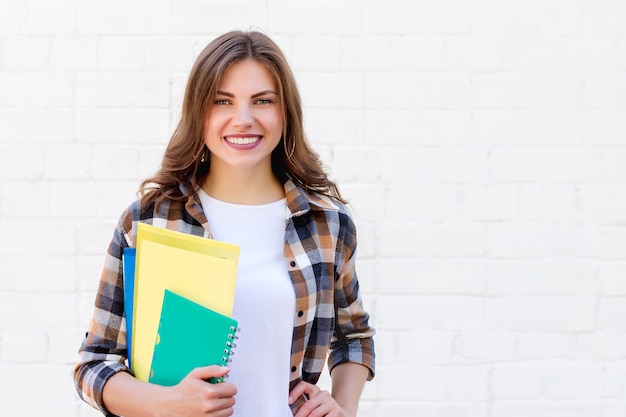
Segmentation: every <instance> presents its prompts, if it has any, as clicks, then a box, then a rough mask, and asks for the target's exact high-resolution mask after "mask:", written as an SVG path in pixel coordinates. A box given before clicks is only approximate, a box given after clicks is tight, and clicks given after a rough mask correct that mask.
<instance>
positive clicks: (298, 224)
mask: <svg viewBox="0 0 626 417" xmlns="http://www.w3.org/2000/svg"><path fill="white" fill-rule="evenodd" d="M183 188H184V186H183ZM285 194H286V199H287V213H286V230H285V260H286V262H287V268H288V272H289V275H290V277H291V280H292V283H293V286H294V290H295V293H296V306H295V311H294V328H293V339H292V346H291V369H289V372H290V389H291V388H293V387H294V386H295V385H296V384H297V383H298V382H299V381H301V380H304V381H307V382H309V383H312V384H315V383H316V382H317V381H318V379H319V377H320V374H321V372H322V369H323V367H324V363H325V361H326V359H327V358H328V366H329V369H330V370H332V368H333V367H334V366H336V365H338V364H341V363H344V362H353V363H358V364H362V365H364V366H366V367H367V368H369V370H370V375H369V379H371V378H373V376H374V341H373V335H374V329H373V328H371V327H370V326H369V325H368V320H369V315H368V314H367V313H366V312H365V310H364V309H363V306H362V300H361V296H360V294H359V283H358V280H357V276H356V272H355V249H356V230H355V226H354V223H353V221H352V219H351V217H350V215H349V213H348V211H347V210H346V208H345V207H344V206H343V205H342V204H340V203H338V202H336V201H335V200H332V199H330V198H328V197H326V196H321V195H317V194H309V193H307V192H305V191H304V190H302V189H301V188H299V187H297V186H296V185H295V184H294V183H293V182H291V181H288V182H287V183H285ZM139 222H145V223H150V224H153V225H155V226H159V227H163V228H167V229H171V230H177V231H180V232H184V233H189V234H192V235H197V236H204V237H206V238H211V237H212V236H211V231H210V228H209V225H208V221H207V218H206V216H205V214H204V212H203V211H202V207H201V206H200V203H199V202H198V199H197V197H191V198H189V200H188V201H187V202H186V203H183V202H176V201H171V200H166V201H165V202H164V203H163V204H161V206H160V207H159V210H156V209H155V207H154V205H153V206H151V207H150V208H149V209H148V210H145V211H143V212H142V211H141V210H140V205H139V202H138V201H135V202H134V203H133V204H131V206H129V207H128V208H127V209H126V211H125V212H124V213H123V214H122V216H121V217H120V220H119V222H118V225H117V228H116V229H115V232H114V234H113V239H112V241H111V244H110V246H109V249H108V253H107V255H106V258H105V264H104V268H103V272H102V277H101V280H100V286H99V289H98V293H97V296H96V300H95V309H94V313H93V318H92V321H91V324H90V327H89V331H88V332H87V334H86V336H85V339H84V340H83V342H82V344H81V346H80V349H79V355H80V359H79V363H78V364H77V365H76V368H75V370H74V382H75V385H76V389H77V391H78V394H79V395H80V397H81V398H82V399H83V400H85V401H86V402H87V403H89V404H90V405H91V406H93V407H95V408H98V409H100V410H101V411H102V412H103V413H104V414H106V415H108V416H112V415H113V414H111V413H110V412H108V410H106V408H105V406H104V402H103V400H102V390H103V388H104V384H105V383H106V381H107V380H108V379H109V378H110V377H111V376H112V375H114V374H115V373H117V372H130V370H129V369H128V367H127V366H126V364H125V360H126V320H125V316H124V295H123V292H124V291H123V276H122V252H123V249H124V248H125V247H129V246H130V247H133V246H135V240H136V233H137V224H138V223H139ZM300 404H301V401H299V402H297V403H296V404H295V405H294V406H292V411H293V412H294V414H295V412H296V411H297V409H298V408H299V405H300Z"/></svg>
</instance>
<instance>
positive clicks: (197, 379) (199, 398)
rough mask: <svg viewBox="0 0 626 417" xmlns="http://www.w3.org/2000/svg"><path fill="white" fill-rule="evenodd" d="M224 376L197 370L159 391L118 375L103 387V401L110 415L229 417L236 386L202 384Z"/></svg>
mask: <svg viewBox="0 0 626 417" xmlns="http://www.w3.org/2000/svg"><path fill="white" fill-rule="evenodd" d="M227 373H228V368H226V367H220V366H216V365H212V366H207V367H203V368H196V369H194V370H193V371H191V372H190V373H189V375H187V376H186V377H185V378H184V379H183V380H182V381H181V382H180V383H179V384H178V385H175V386H172V387H162V386H159V385H154V384H150V383H147V382H142V381H139V380H137V379H135V378H134V377H133V376H132V375H130V374H128V373H126V372H119V373H117V374H115V375H113V376H112V377H110V378H109V380H108V381H107V383H106V385H105V386H104V391H103V400H104V404H105V406H106V409H107V410H108V411H109V412H110V413H113V414H115V415H123V416H128V417H144V416H145V417H155V416H159V417H169V416H181V415H184V416H189V417H192V416H230V415H231V414H232V412H233V410H232V407H233V405H234V404H235V397H234V395H235V394H236V393H237V389H236V388H235V386H234V385H233V384H229V383H219V384H210V383H208V382H206V381H205V380H206V379H208V378H210V377H221V376H224V375H226V374H227Z"/></svg>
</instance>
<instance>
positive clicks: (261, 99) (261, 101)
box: [256, 98, 274, 104]
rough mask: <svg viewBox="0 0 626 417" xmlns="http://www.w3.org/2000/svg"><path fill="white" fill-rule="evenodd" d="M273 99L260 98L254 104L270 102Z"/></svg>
mask: <svg viewBox="0 0 626 417" xmlns="http://www.w3.org/2000/svg"><path fill="white" fill-rule="evenodd" d="M273 102H274V100H272V99H271V98H260V99H258V100H257V101H256V104H272V103H273Z"/></svg>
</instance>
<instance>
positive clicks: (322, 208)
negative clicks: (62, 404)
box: [74, 32, 374, 417]
mask: <svg viewBox="0 0 626 417" xmlns="http://www.w3.org/2000/svg"><path fill="white" fill-rule="evenodd" d="M302 126H303V123H302V109H301V104H300V95H299V93H298V90H297V88H296V82H295V79H294V77H293V74H292V72H291V69H290V68H289V66H288V65H287V61H286V59H285V57H284V56H283V54H282V52H281V51H280V49H279V48H278V47H277V46H276V44H275V43H274V42H273V41H272V40H271V39H270V38H268V37H267V36H266V35H264V34H262V33H259V32H229V33H226V34H224V35H222V36H221V37H219V38H217V39H216V40H214V41H213V42H211V43H210V44H209V45H208V46H207V47H206V48H205V49H204V50H203V51H202V52H201V54H200V56H199V57H198V59H197V60H196V63H195V64H194V66H193V68H192V70H191V74H190V76H189V80H188V83H187V88H186V91H185V97H184V100H183V109H182V116H181V120H180V122H179V124H178V126H177V128H176V130H175V132H174V134H173V135H172V138H171V140H170V142H169V144H168V146H167V148H166V150H165V154H164V156H163V162H162V165H161V168H160V169H159V171H158V172H157V173H156V175H154V176H153V177H152V178H149V179H147V180H145V181H144V182H143V183H142V184H141V186H140V198H139V199H138V200H137V201H135V202H133V203H131V205H130V206H129V207H128V208H127V210H126V211H124V213H122V215H121V217H120V219H119V222H118V225H117V229H116V230H115V233H114V235H113V240H112V242H111V244H110V246H109V250H108V253H107V255H106V259H105V266H104V271H103V273H102V275H101V282H100V287H99V290H98V294H97V296H96V302H95V310H94V316H93V320H92V324H91V326H90V328H89V331H88V333H87V336H86V337H85V339H84V340H83V343H82V345H81V348H80V355H81V359H80V362H79V363H78V365H77V366H76V368H75V372H74V377H75V383H76V387H77V390H78V392H79V394H80V395H81V397H82V398H83V399H84V400H85V401H87V402H88V403H90V404H91V405H92V406H94V407H96V408H98V409H100V410H101V411H102V412H103V413H105V414H106V415H125V416H154V415H166V416H179V415H213V416H228V415H234V416H250V415H254V416H257V417H287V416H292V415H295V416H296V417H306V416H328V417H354V416H355V415H356V412H357V408H358V403H359V398H360V395H361V391H362V389H363V386H364V384H365V381H366V380H368V379H371V378H373V376H374V341H373V335H374V330H373V329H372V328H371V327H370V326H369V324H368V322H369V315H368V313H367V312H366V311H365V310H364V308H363V303H362V299H361V296H360V292H359V283H358V279H357V275H356V269H355V259H356V230H355V225H354V222H353V221H352V218H351V216H350V214H349V211H348V209H347V208H346V206H345V201H344V200H343V198H342V197H341V194H340V193H339V190H338V189H337V186H336V185H335V183H334V182H332V181H331V180H329V179H328V176H327V175H326V173H325V172H324V170H323V169H322V163H321V161H320V160H319V158H318V156H317V154H316V153H315V152H314V151H313V150H312V149H311V147H310V145H309V144H308V141H307V140H306V137H305V134H304V131H303V127H302ZM140 222H145V223H150V224H153V225H160V226H161V227H165V228H168V229H172V230H177V231H179V232H183V233H188V234H191V235H197V236H202V237H204V238H207V239H218V240H221V241H225V242H229V243H233V244H236V245H238V246H239V247H240V249H241V251H240V258H239V265H238V272H237V284H236V289H235V292H236V293H235V300H234V308H233V317H234V318H235V319H236V320H237V321H238V322H239V325H240V327H241V328H243V329H244V331H242V332H241V335H240V338H239V340H238V343H237V345H238V349H237V360H236V362H235V363H234V364H233V366H232V369H230V368H225V367H218V366H204V367H200V368H196V369H195V370H193V371H191V372H190V373H189V375H187V377H185V378H184V379H183V380H182V381H181V382H180V383H179V384H178V385H175V386H173V387H162V386H158V385H155V384H151V383H148V382H143V381H139V380H138V379H136V378H134V376H133V375H132V373H131V370H130V369H129V368H128V367H127V366H126V364H125V360H126V348H127V341H126V328H127V324H126V321H125V320H126V319H125V316H124V299H123V293H124V291H123V285H124V284H123V275H122V268H121V265H122V254H123V251H124V249H125V248H127V247H132V246H134V245H135V243H136V234H137V224H138V223H140ZM180 279H185V277H181V278H180ZM327 358H328V367H329V369H330V371H331V378H332V393H329V392H327V391H324V390H321V389H320V388H319V387H317V385H316V383H317V382H318V379H319V377H320V374H321V372H322V370H323V368H324V362H325V359H327ZM207 365H209V364H207ZM226 374H229V376H230V378H229V382H226V383H219V384H209V383H206V382H205V380H207V379H209V378H213V377H222V376H224V375H226ZM137 399H141V401H137Z"/></svg>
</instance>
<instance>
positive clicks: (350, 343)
mask: <svg viewBox="0 0 626 417" xmlns="http://www.w3.org/2000/svg"><path fill="white" fill-rule="evenodd" d="M356 243H357V240H356V228H355V225H354V222H353V220H352V218H351V217H350V215H349V214H348V213H347V211H346V210H345V209H342V210H340V212H339V236H338V241H337V249H336V258H335V265H336V272H335V290H334V291H335V296H334V298H335V334H334V336H333V339H332V343H331V347H330V348H331V351H330V355H329V358H328V367H329V369H330V370H331V371H332V369H333V368H334V367H335V366H337V365H339V364H341V363H345V362H352V363H358V364H361V365H363V366H365V367H367V368H368V369H369V370H370V375H369V378H368V379H370V380H371V379H372V378H373V377H374V373H375V360H374V359H375V354H374V338H373V336H374V333H375V330H374V329H373V328H372V327H370V325H369V314H368V313H367V312H366V311H365V310H364V308H363V300H362V299H361V295H360V292H359V282H358V279H357V274H356V270H355V257H356Z"/></svg>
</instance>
